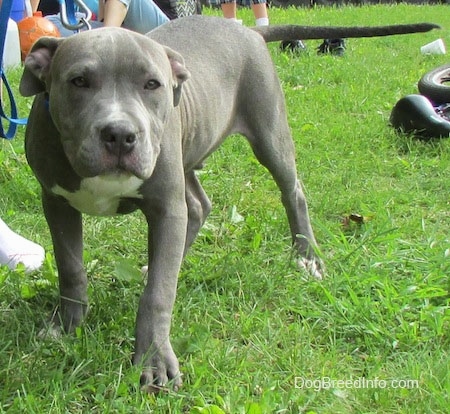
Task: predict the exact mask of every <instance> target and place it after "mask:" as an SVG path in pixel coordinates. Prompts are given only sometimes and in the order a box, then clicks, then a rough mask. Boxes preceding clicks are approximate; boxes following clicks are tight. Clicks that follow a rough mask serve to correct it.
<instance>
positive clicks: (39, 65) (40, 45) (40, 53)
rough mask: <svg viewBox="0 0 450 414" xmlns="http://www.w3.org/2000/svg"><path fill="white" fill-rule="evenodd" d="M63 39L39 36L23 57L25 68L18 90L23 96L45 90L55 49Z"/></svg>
mask: <svg viewBox="0 0 450 414" xmlns="http://www.w3.org/2000/svg"><path fill="white" fill-rule="evenodd" d="M63 41H64V39H61V38H56V37H41V38H40V39H39V40H38V41H37V42H36V43H34V45H33V47H32V48H31V50H30V53H29V54H28V56H27V57H26V58H25V68H24V71H23V74H22V78H21V79H20V85H19V91H20V93H21V94H22V95H23V96H33V95H36V94H38V93H40V92H44V91H45V90H46V86H47V85H46V81H47V79H48V74H49V72H50V66H51V63H52V60H53V56H54V55H55V52H56V49H57V48H58V46H59V45H60V44H61V42H63Z"/></svg>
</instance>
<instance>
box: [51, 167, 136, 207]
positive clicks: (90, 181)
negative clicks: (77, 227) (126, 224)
mask: <svg viewBox="0 0 450 414" xmlns="http://www.w3.org/2000/svg"><path fill="white" fill-rule="evenodd" d="M142 183H143V181H142V180H141V179H139V178H137V177H135V176H134V175H127V174H121V175H119V174H111V175H103V176H99V177H92V178H84V179H83V180H81V184H80V189H79V190H77V191H74V192H70V191H67V190H65V189H64V188H62V187H60V186H58V185H55V186H54V187H53V188H52V192H53V193H55V194H58V195H60V196H62V197H64V198H65V199H66V200H67V201H68V202H69V204H70V205H71V206H72V207H74V208H76V209H77V210H78V211H81V212H82V213H86V214H90V215H93V216H111V215H114V214H116V213H117V209H118V207H119V203H120V199H121V198H142V195H141V194H139V192H138V190H139V187H140V186H141V185H142Z"/></svg>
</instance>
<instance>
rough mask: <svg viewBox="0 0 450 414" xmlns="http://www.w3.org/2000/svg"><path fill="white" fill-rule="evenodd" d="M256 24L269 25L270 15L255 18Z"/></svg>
mask: <svg viewBox="0 0 450 414" xmlns="http://www.w3.org/2000/svg"><path fill="white" fill-rule="evenodd" d="M255 24H256V26H269V18H268V17H260V18H258V19H256V20H255Z"/></svg>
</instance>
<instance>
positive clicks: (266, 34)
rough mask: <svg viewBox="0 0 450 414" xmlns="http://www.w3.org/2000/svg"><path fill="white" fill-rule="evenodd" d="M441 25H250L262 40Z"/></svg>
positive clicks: (402, 30) (370, 33) (394, 31)
mask: <svg viewBox="0 0 450 414" xmlns="http://www.w3.org/2000/svg"><path fill="white" fill-rule="evenodd" d="M440 28H441V27H440V26H439V25H437V24H434V23H417V24H397V25H392V26H359V27H358V26H349V27H335V26H330V27H327V26H297V25H285V26H259V27H252V29H253V30H255V31H256V32H258V33H259V34H260V35H261V36H262V37H263V38H264V40H265V41H266V42H267V43H269V42H277V41H280V40H290V39H301V40H305V39H338V38H350V37H376V36H391V35H402V34H410V33H421V32H428V31H430V30H433V29H440Z"/></svg>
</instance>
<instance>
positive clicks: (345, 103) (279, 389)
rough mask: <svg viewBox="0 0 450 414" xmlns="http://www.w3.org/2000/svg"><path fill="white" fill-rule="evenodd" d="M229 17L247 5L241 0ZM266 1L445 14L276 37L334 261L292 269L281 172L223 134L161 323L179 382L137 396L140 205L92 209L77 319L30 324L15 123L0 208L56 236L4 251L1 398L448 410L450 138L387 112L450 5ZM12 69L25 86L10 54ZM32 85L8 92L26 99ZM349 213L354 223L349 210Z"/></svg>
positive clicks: (345, 17)
mask: <svg viewBox="0 0 450 414" xmlns="http://www.w3.org/2000/svg"><path fill="white" fill-rule="evenodd" d="M205 14H220V13H219V12H218V11H217V10H205ZM239 18H242V19H243V21H244V24H246V25H252V24H253V16H252V13H251V12H250V11H249V10H247V9H241V10H240V11H239ZM270 19H271V24H287V23H298V24H311V25H355V24H357V25H366V24H367V25H375V24H395V23H410V22H419V21H429V22H434V23H438V24H440V25H441V26H442V27H443V29H442V30H440V31H433V32H430V33H425V34H414V35H408V36H396V37H386V38H377V39H351V40H349V41H348V43H347V51H346V53H345V56H344V57H342V58H337V57H332V56H317V54H316V52H315V48H316V47H317V46H318V45H319V43H320V41H316V40H314V41H307V42H306V44H307V46H308V50H307V52H305V53H303V54H302V55H299V56H293V55H289V54H284V53H281V52H280V51H279V49H278V44H271V45H269V48H270V50H271V53H272V56H273V59H274V62H275V64H276V66H277V70H278V73H279V75H280V79H281V82H282V84H283V88H284V91H285V95H286V101H287V106H288V111H289V119H290V125H291V127H292V131H293V136H294V139H295V142H296V147H297V154H298V157H297V158H298V171H299V175H300V177H301V178H302V180H303V182H304V184H305V187H306V193H307V197H308V200H309V205H310V213H311V216H312V221H313V227H314V229H315V232H316V236H317V239H318V242H319V244H320V248H321V253H322V255H323V258H324V260H325V262H326V264H327V269H328V270H327V278H326V279H325V280H323V281H321V282H319V281H316V280H311V279H310V278H308V277H307V276H306V275H305V274H303V273H301V272H299V271H298V270H297V269H296V267H295V263H294V261H293V260H292V257H291V250H290V240H289V239H290V238H289V231H288V226H287V220H286V217H285V214H284V211H283V208H282V205H281V202H280V200H279V193H278V190H277V188H276V187H275V185H274V183H273V181H272V179H271V177H270V176H269V175H268V173H267V172H266V171H265V170H264V169H263V168H262V167H260V166H259V164H258V163H257V162H256V161H255V159H254V157H253V155H252V154H251V151H250V150H249V148H248V146H247V144H246V143H245V141H244V140H243V139H242V138H240V137H233V138H232V139H229V140H228V141H227V142H226V144H225V145H224V146H223V147H221V148H220V149H219V150H218V151H217V152H216V153H215V154H214V155H213V156H212V157H211V159H210V160H209V162H208V163H207V164H206V166H205V168H204V170H203V171H202V172H201V179H202V182H203V184H204V187H205V189H206V191H207V193H208V194H209V195H210V198H211V200H212V201H213V206H214V208H213V211H212V214H211V216H210V218H209V219H208V221H207V224H206V226H205V227H204V229H203V230H202V232H201V234H200V236H199V238H198V240H197V241H196V243H195V244H194V246H193V249H192V251H191V252H190V255H189V256H188V257H187V259H186V261H185V264H184V266H183V269H182V273H181V275H180V280H179V289H178V300H177V303H176V306H175V314H174V320H173V329H172V342H173V344H174V348H175V350H176V352H177V354H178V356H179V358H180V363H181V368H182V372H183V375H184V387H183V388H182V390H181V391H180V392H178V393H170V394H161V395H157V396H148V395H143V394H141V392H140V391H139V388H138V386H137V384H138V381H139V375H140V372H139V369H138V368H136V367H132V366H131V364H130V354H131V352H132V347H133V335H134V332H133V331H134V319H135V311H136V309H137V301H138V298H139V295H140V293H141V291H142V285H143V282H142V278H141V276H140V273H139V268H140V266H142V265H144V264H145V261H146V252H145V239H146V233H147V231H146V227H145V223H144V219H143V217H142V215H141V214H139V213H136V214H133V215H129V216H123V217H118V218H93V217H85V218H84V222H85V263H86V266H87V269H88V271H89V275H90V288H89V292H90V300H91V312H90V314H89V316H88V318H87V320H86V323H85V324H84V325H83V326H82V327H81V328H79V329H78V330H77V331H76V334H75V335H68V336H64V337H62V338H61V339H59V340H54V341H50V340H40V339H38V337H37V333H38V332H39V330H40V328H41V327H42V325H43V322H44V321H45V319H46V317H47V316H48V314H49V313H50V312H51V311H52V310H53V309H54V306H55V304H56V302H57V274H56V267H55V263H54V259H53V252H52V245H51V241H50V235H49V232H48V229H47V227H46V224H45V220H44V218H43V215H42V214H41V207H40V201H39V192H40V191H39V186H38V184H37V182H36V180H35V179H34V177H33V175H32V173H31V171H30V169H29V168H28V166H27V164H26V160H25V156H24V150H23V135H24V133H23V129H20V131H19V133H18V135H17V137H16V138H15V139H14V140H13V141H10V142H8V141H6V140H1V142H0V163H1V169H0V188H1V192H2V196H1V198H0V217H2V218H3V220H4V221H5V222H7V223H8V224H9V225H10V226H11V227H12V228H13V229H14V230H15V231H17V232H19V233H21V234H22V235H24V236H26V237H28V238H30V239H33V240H35V241H37V242H39V243H41V244H42V245H43V246H44V247H45V248H46V251H47V252H48V253H47V258H46V262H45V264H44V267H43V268H42V269H41V270H40V271H38V272H35V273H33V274H27V275H26V274H25V273H24V272H23V269H18V270H17V271H14V272H12V271H9V270H8V269H7V268H6V267H2V268H0V321H1V322H0V337H1V338H3V339H1V341H0V351H1V352H0V413H27V414H30V413H102V414H104V413H127V414H129V413H143V412H145V413H214V414H216V413H231V414H234V413H249V414H257V413H447V412H448V407H449V406H450V401H449V394H450V392H449V391H450V378H449V371H450V360H449V349H450V338H449V331H450V311H449V287H450V286H449V279H448V276H449V273H450V270H449V261H450V243H449V233H450V225H449V224H450V214H449V211H450V209H449V207H450V205H449V201H450V196H449V195H450V145H449V140H448V139H446V140H436V141H433V142H421V141H418V140H416V139H414V138H411V137H407V136H399V135H397V134H396V133H395V132H394V131H393V129H392V128H391V127H390V126H389V123H388V120H389V115H390V111H391V109H392V107H393V105H394V104H395V103H396V102H397V101H398V99H400V98H401V97H403V96H405V95H408V94H411V93H417V81H418V80H419V78H420V77H421V76H422V75H423V74H424V73H426V72H427V71H429V70H431V69H433V68H435V67H437V66H439V65H442V64H444V63H448V57H447V56H445V55H439V56H424V55H421V54H420V51H419V48H420V46H421V45H423V44H425V43H428V42H430V41H432V40H435V39H436V38H438V37H442V38H443V39H444V41H445V42H447V44H448V45H449V46H450V30H449V29H450V12H449V8H448V6H445V5H443V6H412V5H397V6H387V5H380V6H364V7H343V8H316V9H271V10H270ZM243 41H244V40H243ZM8 78H9V79H10V81H12V83H13V84H14V86H15V89H17V85H18V81H19V78H20V71H11V72H9V73H8ZM261 87H264V85H261ZM17 97H18V93H17ZM30 104H31V101H30V100H25V99H20V107H21V114H20V115H22V116H26V114H27V111H28V108H29V107H30ZM350 214H359V215H361V216H363V217H365V219H364V223H363V224H358V223H355V222H352V221H350V222H348V223H345V218H346V217H348V216H349V215H350ZM343 222H344V223H343Z"/></svg>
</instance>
